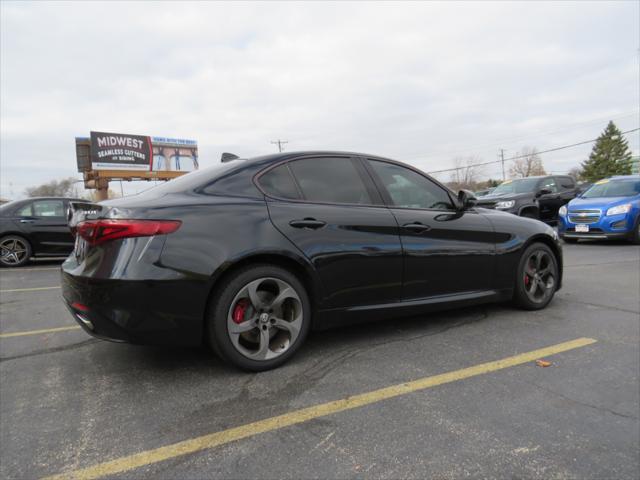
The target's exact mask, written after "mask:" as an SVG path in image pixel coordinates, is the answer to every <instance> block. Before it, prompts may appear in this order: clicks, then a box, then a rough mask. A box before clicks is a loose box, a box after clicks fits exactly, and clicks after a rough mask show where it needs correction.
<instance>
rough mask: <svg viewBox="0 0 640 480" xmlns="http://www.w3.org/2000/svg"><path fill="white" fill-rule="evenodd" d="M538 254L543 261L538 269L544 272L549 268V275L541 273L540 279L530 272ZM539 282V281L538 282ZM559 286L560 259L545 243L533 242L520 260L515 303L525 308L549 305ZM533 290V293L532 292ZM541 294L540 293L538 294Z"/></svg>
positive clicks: (514, 297)
mask: <svg viewBox="0 0 640 480" xmlns="http://www.w3.org/2000/svg"><path fill="white" fill-rule="evenodd" d="M537 254H539V255H540V257H541V260H542V263H541V264H539V266H538V267H537V270H538V271H539V272H543V271H544V270H546V267H548V268H549V274H550V276H551V277H552V279H551V280H550V277H549V275H547V274H541V275H540V279H539V280H538V277H535V278H534V276H533V275H531V274H530V273H529V272H532V271H533V270H536V268H534V269H533V270H532V269H531V268H530V267H531V266H532V263H531V262H533V263H535V262H536V259H537V257H535V256H536V255H537ZM536 282H537V283H536ZM557 286H558V261H557V259H556V256H555V254H554V253H553V251H552V250H551V249H550V248H549V247H548V246H547V245H545V244H544V243H532V244H531V245H529V246H528V247H527V248H526V249H525V251H524V252H523V253H522V256H521V257H520V262H518V273H517V275H516V285H515V290H514V292H513V300H514V303H515V304H516V305H517V306H518V307H520V308H523V309H525V310H540V309H542V308H545V307H546V306H547V305H549V302H551V300H552V299H553V296H554V295H555V292H556V289H557ZM532 292H533V293H532ZM536 293H537V294H539V295H536Z"/></svg>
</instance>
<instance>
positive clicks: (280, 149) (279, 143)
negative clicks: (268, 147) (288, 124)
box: [271, 139, 289, 152]
mask: <svg viewBox="0 0 640 480" xmlns="http://www.w3.org/2000/svg"><path fill="white" fill-rule="evenodd" d="M271 143H272V144H274V145H278V151H279V152H282V145H284V144H285V143H289V142H288V141H287V140H280V139H278V140H276V141H273V142H271Z"/></svg>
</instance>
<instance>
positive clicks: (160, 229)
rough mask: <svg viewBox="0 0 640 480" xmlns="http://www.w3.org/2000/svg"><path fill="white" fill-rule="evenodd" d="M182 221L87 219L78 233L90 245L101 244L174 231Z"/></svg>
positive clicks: (80, 224) (80, 225)
mask: <svg viewBox="0 0 640 480" xmlns="http://www.w3.org/2000/svg"><path fill="white" fill-rule="evenodd" d="M181 223H182V222H180V221H178V220H123V219H108V220H106V219H105V220H86V221H84V222H80V223H79V224H78V226H77V233H78V235H80V237H82V238H84V239H85V240H86V241H87V243H89V245H100V244H101V243H104V242H108V241H110V240H117V239H120V238H131V237H151V236H153V235H163V234H167V233H172V232H175V231H176V230H178V228H180V225H181Z"/></svg>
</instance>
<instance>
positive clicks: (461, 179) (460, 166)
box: [449, 157, 482, 190]
mask: <svg viewBox="0 0 640 480" xmlns="http://www.w3.org/2000/svg"><path fill="white" fill-rule="evenodd" d="M453 163H454V166H455V168H456V169H455V170H454V171H453V172H451V179H450V183H449V186H450V187H451V188H453V189H469V190H474V189H475V187H476V184H477V183H478V178H479V177H480V176H481V175H482V167H479V166H477V164H478V163H482V160H481V159H480V158H478V157H456V158H454V159H453Z"/></svg>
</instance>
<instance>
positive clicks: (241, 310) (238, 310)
mask: <svg viewBox="0 0 640 480" xmlns="http://www.w3.org/2000/svg"><path fill="white" fill-rule="evenodd" d="M249 305H250V303H249V300H247V299H246V298H241V299H240V300H238V302H237V303H236V306H235V307H233V313H232V314H231V316H232V318H233V321H234V322H236V323H242V322H243V321H244V314H245V313H247V308H249Z"/></svg>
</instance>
